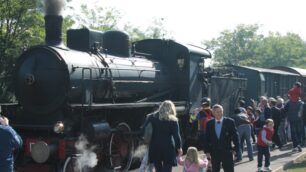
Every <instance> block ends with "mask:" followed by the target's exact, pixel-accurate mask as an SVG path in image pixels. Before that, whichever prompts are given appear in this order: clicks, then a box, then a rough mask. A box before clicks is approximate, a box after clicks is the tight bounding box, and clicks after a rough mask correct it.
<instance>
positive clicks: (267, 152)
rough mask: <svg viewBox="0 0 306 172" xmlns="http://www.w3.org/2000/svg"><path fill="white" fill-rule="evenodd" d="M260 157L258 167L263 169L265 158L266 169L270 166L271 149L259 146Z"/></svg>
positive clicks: (258, 157) (258, 156)
mask: <svg viewBox="0 0 306 172" xmlns="http://www.w3.org/2000/svg"><path fill="white" fill-rule="evenodd" d="M257 149H258V155H257V167H262V159H263V156H265V167H269V166H270V149H269V147H268V146H267V147H263V146H260V145H257Z"/></svg>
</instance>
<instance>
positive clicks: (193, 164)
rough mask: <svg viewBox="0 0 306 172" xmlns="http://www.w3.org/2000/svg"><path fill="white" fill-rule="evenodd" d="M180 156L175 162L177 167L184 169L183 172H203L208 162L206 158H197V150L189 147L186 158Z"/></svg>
mask: <svg viewBox="0 0 306 172" xmlns="http://www.w3.org/2000/svg"><path fill="white" fill-rule="evenodd" d="M181 156H182V155H179V157H177V161H178V164H179V165H182V166H183V167H184V168H183V172H205V169H206V167H207V164H208V160H207V158H206V157H204V158H203V159H200V158H199V154H198V150H197V148H195V147H189V148H188V150H187V154H186V158H185V159H183V158H182V157H181Z"/></svg>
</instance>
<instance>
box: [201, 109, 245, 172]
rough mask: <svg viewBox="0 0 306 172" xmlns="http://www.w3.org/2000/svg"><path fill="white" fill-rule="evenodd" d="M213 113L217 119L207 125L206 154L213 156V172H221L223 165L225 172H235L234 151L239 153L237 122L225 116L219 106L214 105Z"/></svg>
mask: <svg viewBox="0 0 306 172" xmlns="http://www.w3.org/2000/svg"><path fill="white" fill-rule="evenodd" d="M212 111H213V115H214V117H215V119H212V120H210V121H209V122H208V123H207V128H206V139H205V147H204V148H205V153H206V154H207V155H208V156H211V161H212V169H213V170H212V171H213V172H219V171H220V167H221V163H222V167H223V170H224V172H234V160H233V154H232V151H233V150H234V151H235V152H236V153H238V152H239V137H238V132H237V128H236V126H235V122H234V120H232V119H231V118H227V117H224V116H223V107H222V106H221V105H219V104H216V105H214V106H213V108H212ZM232 142H233V143H234V146H235V147H234V149H233V148H232Z"/></svg>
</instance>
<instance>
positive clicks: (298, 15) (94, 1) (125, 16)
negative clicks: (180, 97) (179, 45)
mask: <svg viewBox="0 0 306 172" xmlns="http://www.w3.org/2000/svg"><path fill="white" fill-rule="evenodd" d="M73 1H75V2H78V3H79V2H82V3H84V2H86V3H87V4H88V5H95V6H98V5H100V6H102V7H103V6H106V7H114V8H115V9H117V10H118V11H119V12H120V13H121V15H122V19H121V24H122V23H127V22H129V23H131V24H132V25H134V26H136V27H139V28H143V29H145V28H146V27H147V26H149V25H151V24H152V21H153V19H154V18H163V19H164V20H163V21H164V25H165V28H166V29H167V30H168V31H170V32H171V35H172V37H173V38H174V39H175V40H177V41H180V42H184V43H192V44H196V45H200V44H201V42H202V41H203V40H211V39H212V38H217V37H218V36H220V32H222V31H224V30H225V29H229V30H233V29H234V28H235V27H236V26H237V25H238V24H259V25H261V28H260V30H259V33H262V34H267V33H268V32H269V31H272V32H280V33H281V34H283V35H284V34H286V33H287V32H293V33H297V34H299V35H300V36H301V37H302V38H303V39H304V40H306V1H305V0H86V1H84V0H73Z"/></svg>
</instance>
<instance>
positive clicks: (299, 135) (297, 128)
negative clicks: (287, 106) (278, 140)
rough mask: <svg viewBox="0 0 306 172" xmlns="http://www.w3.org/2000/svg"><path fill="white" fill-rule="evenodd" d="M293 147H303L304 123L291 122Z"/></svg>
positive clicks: (300, 121)
mask: <svg viewBox="0 0 306 172" xmlns="http://www.w3.org/2000/svg"><path fill="white" fill-rule="evenodd" d="M290 127H291V139H292V143H293V147H294V148H295V147H297V146H298V145H300V146H301V144H302V140H303V121H302V120H299V121H290Z"/></svg>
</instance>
